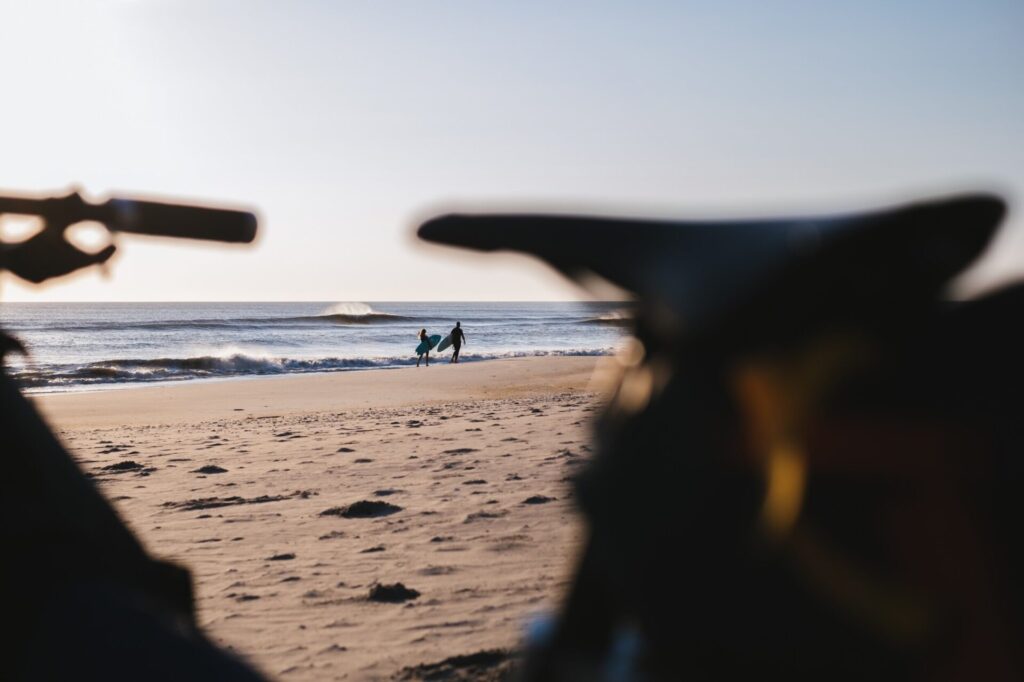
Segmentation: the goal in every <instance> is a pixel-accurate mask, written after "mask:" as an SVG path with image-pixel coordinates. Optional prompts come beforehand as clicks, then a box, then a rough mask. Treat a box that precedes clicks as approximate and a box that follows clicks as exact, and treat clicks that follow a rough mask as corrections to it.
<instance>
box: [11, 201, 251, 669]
mask: <svg viewBox="0 0 1024 682" xmlns="http://www.w3.org/2000/svg"><path fill="white" fill-rule="evenodd" d="M0 213H15V214H21V215H33V216H40V217H42V218H43V221H44V224H43V227H42V230H41V231H40V232H38V233H37V234H36V235H34V236H32V237H30V238H29V239H27V240H25V241H23V242H19V243H16V244H3V243H0V270H4V269H6V270H10V271H11V272H13V273H14V274H16V275H18V276H20V277H22V278H23V279H26V280H28V281H30V282H42V281H44V280H46V279H49V278H51V277H58V276H60V275H64V274H67V273H69V272H72V271H74V270H77V269H79V268H82V267H85V266H87V265H92V264H96V263H102V262H104V261H106V260H107V259H108V258H109V257H110V255H111V254H112V253H113V250H114V247H113V246H108V247H106V248H105V249H102V250H101V251H99V252H97V253H95V254H90V253H86V252H84V251H81V250H79V249H77V248H76V247H75V246H73V245H72V244H71V243H69V242H68V241H67V240H66V239H65V231H66V230H67V228H68V227H69V226H70V225H72V224H74V223H76V222H80V221H84V220H90V221H96V222H100V223H102V224H103V225H105V226H106V227H107V229H109V230H110V231H112V232H132V233H137V234H149V235H163V236H172V237H190V238H197V239H209V240H216V241H231V242H249V241H252V239H253V238H254V237H255V235H256V217H255V216H254V215H253V214H252V213H248V212H243V211H229V210H223V209H214V208H205V207H196V206H185V205H176V204H161V203H155V202H148V201H133V200H122V199H111V200H110V201H107V202H106V203H103V204H88V203H85V202H84V201H83V200H82V199H81V197H79V196H78V195H77V194H71V195H69V196H66V197H63V198H59V199H24V198H9V197H0ZM17 347H18V346H17V344H16V343H15V342H14V341H13V340H11V339H9V338H8V337H5V336H3V334H0V359H2V354H3V352H4V351H5V350H7V351H11V350H14V349H16V348H17ZM0 463H2V466H3V475H2V476H0V547H2V548H3V554H2V555H0V604H2V606H3V619H4V623H5V626H6V627H5V628H4V631H5V632H8V633H9V634H8V635H6V636H5V637H4V638H3V641H2V643H0V661H2V663H0V679H4V680H72V679H74V680H168V681H170V680H253V681H255V680H260V679H262V678H261V677H260V676H259V675H258V674H256V673H255V672H253V671H252V670H250V669H249V668H247V667H246V666H245V665H244V664H242V663H240V662H239V661H237V660H236V659H234V658H233V657H231V656H229V655H227V654H226V653H225V652H223V651H221V650H219V649H217V648H216V647H215V646H214V645H213V644H211V643H210V642H209V640H207V639H206V637H205V636H204V635H203V634H202V632H200V630H199V628H198V626H197V625H196V620H195V604H194V600H193V595H192V584H191V577H190V575H189V573H188V571H186V570H185V569H183V568H180V567H177V566H174V565H171V564H168V563H165V562H161V561H156V560H154V559H153V558H151V557H150V556H149V555H148V554H147V553H146V551H145V550H144V549H143V548H142V546H141V545H140V544H139V541H138V540H137V539H136V538H135V536H134V535H133V534H132V533H131V531H130V530H128V528H127V527H126V526H125V524H124V523H123V522H122V521H121V519H120V518H118V516H117V514H116V512H115V511H114V509H113V508H112V507H111V506H110V504H109V503H108V502H107V501H106V500H105V499H104V498H103V496H102V495H101V494H100V493H99V491H98V490H97V489H96V487H95V486H94V485H93V484H92V483H91V482H90V481H89V480H88V479H86V477H85V476H84V475H83V473H82V471H81V470H80V469H79V468H78V466H77V465H76V464H75V463H74V461H73V460H72V459H71V457H70V456H69V455H68V453H67V451H66V450H65V449H64V447H63V446H62V445H61V444H60V442H59V441H58V440H57V438H56V437H55V436H54V435H53V433H52V431H51V430H50V428H49V427H48V426H47V425H46V424H45V423H44V421H43V420H42V418H41V417H40V416H39V414H38V413H37V412H36V410H35V409H34V408H33V407H32V405H31V404H30V403H29V402H28V401H27V400H25V398H24V397H23V396H22V395H21V394H20V393H19V392H18V390H17V389H16V387H15V386H14V383H13V382H12V381H11V380H10V378H9V377H8V376H7V375H6V373H0Z"/></svg>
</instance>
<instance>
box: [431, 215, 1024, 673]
mask: <svg viewBox="0 0 1024 682" xmlns="http://www.w3.org/2000/svg"><path fill="white" fill-rule="evenodd" d="M1004 213H1005V206H1004V204H1003V202H1002V201H1001V200H1000V199H999V198H997V197H994V196H989V195H965V196H955V197H948V198H941V199H938V200H934V201H928V202H921V203H914V204H909V205H905V206H899V207H895V208H891V209H887V210H879V211H873V212H864V213H854V214H848V215H839V216H824V217H812V218H794V219H777V220H762V221H734V222H728V221H718V222H662V221H648V220H624V219H615V218H600V217H577V216H559V215H448V216H443V217H439V218H436V219H434V220H431V221H429V222H427V223H426V224H424V225H423V226H421V227H420V229H419V235H420V237H422V238H423V239H425V240H427V241H432V242H437V243H441V244H450V245H457V246H464V247H470V248H474V249H478V250H483V251H494V250H503V249H508V250H514V251H520V252H524V253H528V254H532V255H535V256H538V257H539V258H541V259H543V260H545V261H547V262H548V263H549V264H551V265H552V266H554V267H555V268H557V269H558V270H560V271H561V272H563V273H564V274H566V275H568V276H569V277H572V278H576V279H580V278H581V277H583V276H586V275H587V274H597V275H599V276H601V277H604V278H606V279H608V280H610V281H611V282H612V283H614V284H616V285H619V286H621V287H623V288H624V289H626V290H628V291H630V292H632V293H634V294H635V296H636V299H637V300H636V302H635V306H634V308H633V309H634V312H635V320H634V333H635V339H634V340H633V341H632V343H631V345H630V346H628V348H627V350H626V351H625V352H623V353H622V355H621V356H620V363H621V365H622V378H621V381H620V383H619V387H618V389H617V392H616V395H615V397H614V398H613V399H612V401H611V403H610V405H609V406H608V408H607V410H606V411H605V414H604V415H603V416H602V419H601V421H600V423H599V425H598V428H597V434H596V440H597V445H598V448H597V454H596V455H595V458H594V461H593V462H592V463H591V465H590V466H589V467H588V469H587V471H586V472H585V473H584V474H583V475H582V476H581V477H580V479H579V480H578V481H577V484H576V485H577V497H578V500H579V505H580V508H581V510H582V512H583V514H584V515H585V517H586V521H587V523H588V531H589V537H588V540H587V544H586V547H585V550H584V552H583V555H582V557H581V559H580V562H579V566H578V567H577V571H576V575H575V578H574V581H573V585H572V587H571V589H570V591H569V593H568V595H566V597H565V599H564V602H563V605H562V608H561V611H560V613H559V614H558V616H557V618H556V620H555V623H554V624H553V626H552V627H551V628H550V632H549V633H548V634H546V635H545V636H544V637H543V638H541V641H540V642H537V643H535V645H534V647H533V651H531V652H529V653H530V656H529V658H528V663H527V666H526V669H525V671H524V677H525V678H526V679H529V680H532V681H540V680H544V681H548V680H550V681H555V680H675V679H687V680H712V679H716V680H717V679H734V678H741V679H759V678H761V677H763V676H765V675H768V676H769V677H772V678H774V677H775V676H780V677H782V678H783V679H832V680H834V679H843V680H847V679H858V680H859V679H873V680H878V679H901V680H902V679H920V680H968V679H986V680H1002V679H1021V678H1022V677H1024V661H1022V656H1024V581H1022V580H1020V579H1019V577H1020V576H1022V575H1024V573H1022V570H1024V532H1022V531H1024V523H1022V522H1021V521H1020V519H1021V518H1024V516H1022V514H1021V510H1020V509H1019V507H1020V503H1019V502H1018V500H1020V499H1021V498H1022V496H1021V493H1020V489H1021V486H1022V484H1024V457H1022V452H1021V451H1022V448H1024V419H1022V418H1021V408H1022V406H1024V352H1022V350H1021V349H1022V348H1024V329H1022V325H1021V323H1020V322H1019V321H1020V320H1021V319H1024V286H1022V287H1017V286H1014V287H1008V288H1006V289H1004V290H1003V291H1000V292H997V293H994V294H990V295H987V296H985V297H983V298H980V299H977V300H972V301H965V302H950V301H948V300H946V298H945V296H944V294H945V292H946V291H947V289H948V286H949V283H950V281H951V280H952V279H953V278H954V277H955V276H956V275H957V274H959V273H960V272H962V271H963V270H964V269H965V268H966V267H967V266H968V265H969V264H970V263H972V262H973V261H974V260H975V259H976V258H977V257H978V256H979V255H980V254H981V253H982V251H983V250H984V249H985V247H986V246H987V244H988V243H989V242H990V240H991V239H992V236H993V234H994V233H995V231H996V228H997V226H998V224H999V223H1000V221H1001V220H1002V218H1003V215H1004Z"/></svg>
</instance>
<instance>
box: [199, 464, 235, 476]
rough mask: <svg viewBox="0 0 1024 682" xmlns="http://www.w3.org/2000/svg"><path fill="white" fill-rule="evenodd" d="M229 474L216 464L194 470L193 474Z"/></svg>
mask: <svg viewBox="0 0 1024 682" xmlns="http://www.w3.org/2000/svg"><path fill="white" fill-rule="evenodd" d="M227 472H228V470H227V469H224V468H222V467H219V466H217V465H216V464H207V465H206V466H204V467H199V468H198V469H193V470H192V473H193V474H226V473H227Z"/></svg>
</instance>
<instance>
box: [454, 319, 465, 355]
mask: <svg viewBox="0 0 1024 682" xmlns="http://www.w3.org/2000/svg"><path fill="white" fill-rule="evenodd" d="M451 337H452V348H453V349H454V350H453V351H452V362H456V361H458V359H459V349H460V348H462V341H463V339H464V338H465V337H466V335H465V334H463V333H462V327H455V328H454V329H452V333H451Z"/></svg>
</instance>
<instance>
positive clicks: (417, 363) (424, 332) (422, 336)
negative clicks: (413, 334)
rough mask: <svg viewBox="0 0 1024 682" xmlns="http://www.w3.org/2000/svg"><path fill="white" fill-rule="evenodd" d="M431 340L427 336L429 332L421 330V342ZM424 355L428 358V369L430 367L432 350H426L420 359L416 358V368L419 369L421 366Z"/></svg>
mask: <svg viewBox="0 0 1024 682" xmlns="http://www.w3.org/2000/svg"><path fill="white" fill-rule="evenodd" d="M429 338H430V337H429V336H428V335H427V330H426V329H421V330H420V333H419V339H420V341H427V339H429ZM424 355H425V356H427V367H430V349H429V348H428V349H427V350H426V352H425V353H420V355H419V357H418V358H416V366H417V367H419V366H420V360H422V359H423V356H424Z"/></svg>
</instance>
